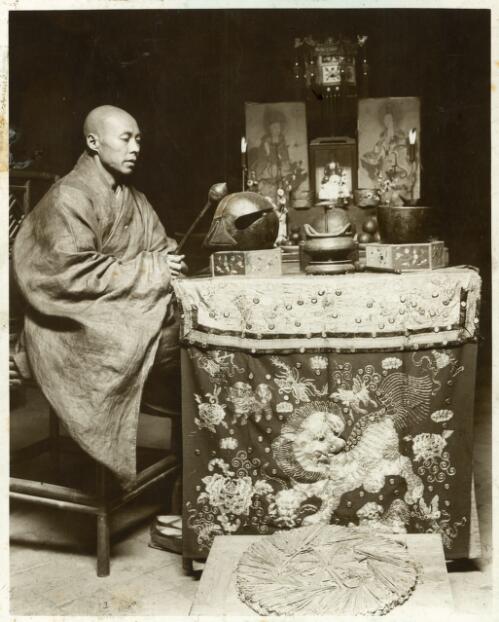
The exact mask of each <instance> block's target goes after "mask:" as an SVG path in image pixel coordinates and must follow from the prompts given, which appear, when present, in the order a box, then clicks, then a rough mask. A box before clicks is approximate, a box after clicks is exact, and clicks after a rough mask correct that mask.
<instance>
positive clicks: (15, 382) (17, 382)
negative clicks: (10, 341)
mask: <svg viewBox="0 0 499 622" xmlns="http://www.w3.org/2000/svg"><path fill="white" fill-rule="evenodd" d="M22 383H23V377H22V375H21V372H20V371H19V369H18V367H17V365H16V362H15V360H14V357H13V356H12V355H11V356H10V358H9V386H10V387H11V388H15V387H20V386H21V385H22Z"/></svg>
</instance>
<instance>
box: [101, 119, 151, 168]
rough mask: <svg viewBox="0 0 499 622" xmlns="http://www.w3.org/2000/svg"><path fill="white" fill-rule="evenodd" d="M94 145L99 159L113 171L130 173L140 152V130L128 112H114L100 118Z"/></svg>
mask: <svg viewBox="0 0 499 622" xmlns="http://www.w3.org/2000/svg"><path fill="white" fill-rule="evenodd" d="M96 134H97V136H96V143H95V146H94V149H95V151H96V152H97V154H98V156H99V158H100V161H101V162H102V164H103V165H104V166H105V167H106V168H107V169H110V170H111V172H113V173H118V174H119V175H130V173H132V172H133V170H134V168H135V165H136V163H137V159H138V157H139V153H140V130H139V126H138V125H137V121H135V119H134V118H133V117H132V116H130V115H129V114H127V113H125V112H123V113H116V114H111V115H108V116H106V117H105V118H104V119H102V122H101V123H100V124H99V127H98V130H97V132H96Z"/></svg>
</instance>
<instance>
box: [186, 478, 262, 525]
mask: <svg viewBox="0 0 499 622" xmlns="http://www.w3.org/2000/svg"><path fill="white" fill-rule="evenodd" d="M202 482H203V484H204V485H205V489H206V492H202V493H201V494H200V495H199V497H198V501H205V500H206V501H209V503H210V505H212V506H213V507H215V508H217V509H218V510H219V512H220V513H221V514H234V515H236V516H240V515H241V514H247V513H248V510H249V508H250V506H251V498H252V496H253V484H252V482H251V477H249V476H247V475H246V476H244V477H238V478H233V477H226V476H224V475H220V473H215V474H214V475H207V476H206V477H203V479H202Z"/></svg>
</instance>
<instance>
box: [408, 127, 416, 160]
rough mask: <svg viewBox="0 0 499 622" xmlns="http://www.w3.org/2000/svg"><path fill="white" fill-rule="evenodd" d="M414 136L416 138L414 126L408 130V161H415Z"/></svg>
mask: <svg viewBox="0 0 499 622" xmlns="http://www.w3.org/2000/svg"><path fill="white" fill-rule="evenodd" d="M416 138H417V131H416V128H413V129H412V130H409V162H415V161H416Z"/></svg>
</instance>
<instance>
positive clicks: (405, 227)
mask: <svg viewBox="0 0 499 622" xmlns="http://www.w3.org/2000/svg"><path fill="white" fill-rule="evenodd" d="M377 211H378V225H379V232H380V235H381V240H382V241H383V242H388V243H389V244H404V243H409V244H410V243H417V242H426V241H428V239H429V238H430V237H431V235H432V225H433V208H432V207H428V206H421V205H411V206H409V205H402V206H394V207H391V206H389V205H378V208H377Z"/></svg>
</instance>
